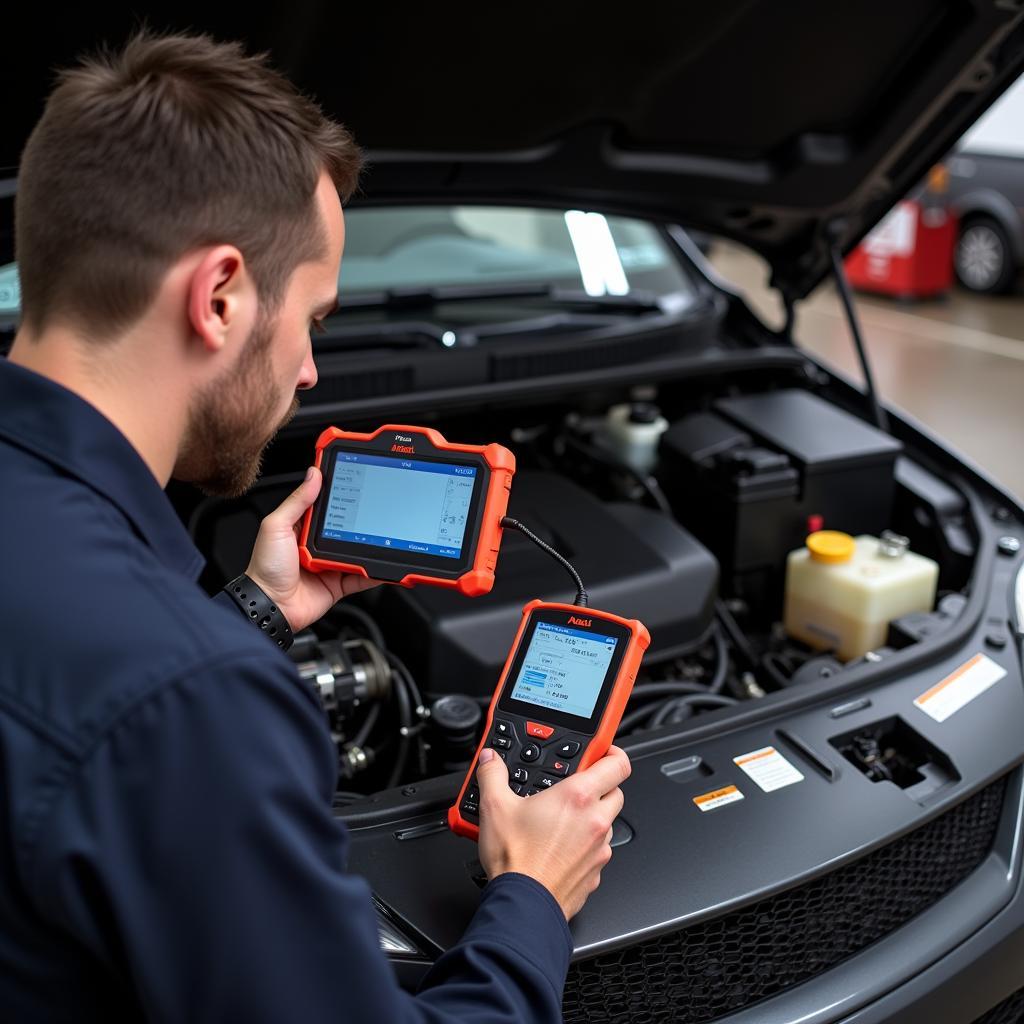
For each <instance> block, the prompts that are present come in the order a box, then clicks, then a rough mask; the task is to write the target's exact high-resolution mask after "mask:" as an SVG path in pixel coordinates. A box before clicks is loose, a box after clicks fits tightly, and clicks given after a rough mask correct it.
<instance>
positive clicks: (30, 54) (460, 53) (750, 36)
mask: <svg viewBox="0 0 1024 1024" xmlns="http://www.w3.org/2000/svg"><path fill="white" fill-rule="evenodd" d="M604 10H605V12H606V13H604V12H603V13H598V8H595V7H594V6H593V5H590V6H589V7H588V6H586V5H577V4H572V5H569V4H548V5H546V6H541V5H534V6H533V7H532V8H531V7H530V6H527V7H524V6H522V5H518V6H516V7H515V8H510V9H508V10H507V11H506V10H502V11H500V12H499V11H498V10H497V9H491V8H480V7H479V6H474V7H467V8H466V9H465V10H460V9H458V7H457V6H455V5H448V6H444V5H442V6H440V7H439V6H437V5H426V6H424V5H415V6H414V5H398V6H397V7H394V8H392V7H389V6H387V5H385V6H384V7H380V6H379V5H377V6H373V5H355V4H345V5H328V4H326V3H321V2H316V0H304V2H303V0H300V2H298V3H293V4H289V5H287V6H286V7H283V8H281V7H275V6H274V5H271V7H270V9H269V10H268V9H257V8H250V9H249V10H248V11H247V14H246V17H245V19H244V20H237V19H235V18H232V17H230V16H229V15H227V14H221V13H219V12H217V11H211V10H209V9H204V8H199V7H194V8H190V6H189V5H188V4H184V5H181V4H179V5H175V6H174V7H167V8H165V9H164V10H163V11H160V12H159V13H157V12H156V11H155V10H154V9H153V7H152V6H151V7H150V9H149V11H148V13H147V18H148V23H149V24H150V25H151V26H153V27H155V28H168V29H183V28H193V29H204V30H207V31H211V32H212V33H213V34H214V35H216V36H218V37H221V38H238V37H244V38H245V39H246V40H247V41H248V43H249V45H250V46H251V47H253V48H257V49H269V50H270V51H271V53H272V54H273V57H274V59H275V61H276V63H277V64H278V66H280V67H281V68H282V69H283V70H285V71H286V72H287V73H288V74H289V75H290V76H291V77H292V78H293V79H294V80H295V81H296V82H298V83H299V85H300V86H301V87H303V88H304V89H305V90H307V91H309V92H311V93H312V94H314V95H315V96H316V97H317V99H318V100H319V101H320V102H321V104H322V105H323V106H324V108H325V109H326V110H328V111H329V112H330V113H331V114H332V115H333V116H335V117H337V118H338V119H339V120H342V121H344V122H345V123H346V124H347V125H348V126H349V127H350V128H351V129H352V130H353V132H354V133H355V136H356V138H357V140H358V141H359V142H360V144H361V145H362V146H363V147H364V148H365V149H366V150H367V152H368V156H369V167H368V169H367V173H366V175H365V177H364V185H363V190H362V194H361V195H360V196H359V197H358V198H357V199H356V200H355V201H356V202H372V203H391V202H418V203H421V202H434V201H437V202H481V203H500V204H534V205H546V206H561V207H565V206H567V205H568V206H572V207H583V208H588V209H599V210H601V211H603V212H608V213H623V214H632V215H640V216H646V217H651V218H655V219H658V220H662V221H670V222H677V223H682V224H685V225H687V226H690V227H695V228H701V229H704V230H707V231H710V232H713V233H716V234H722V235H726V236H730V237H732V238H734V239H736V240H737V241H739V242H741V243H743V244H745V245H747V246H749V247H750V248H752V249H754V250H756V251H757V252H759V253H760V254H761V255H763V256H764V257H765V258H766V259H767V260H768V262H769V263H770V265H771V267H772V272H773V283H774V284H775V285H776V286H777V287H779V288H780V289H781V290H782V291H783V293H784V294H785V295H786V296H788V297H789V298H791V299H798V298H801V297H803V296H804V295H806V294H807V293H808V292H810V291H811V290H812V289H813V288H814V287H815V286H816V285H817V284H818V282H819V281H820V280H821V279H822V278H823V277H824V276H825V275H826V274H827V273H828V270H829V247H830V245H832V244H839V245H840V247H841V248H842V249H843V251H847V250H849V249H850V248H852V247H853V246H854V245H855V244H856V242H857V241H858V240H859V239H860V238H861V237H862V236H863V235H864V234H865V233H866V232H867V231H868V230H869V229H870V228H871V227H872V226H873V225H874V224H875V223H877V221H878V220H879V219H880V218H881V217H882V216H883V215H884V213H885V212H886V211H887V210H888V209H889V208H890V207H891V206H892V205H893V204H894V203H895V202H896V201H897V200H898V199H899V198H900V197H901V196H902V195H904V194H905V193H906V192H907V190H908V189H910V188H911V187H912V186H913V185H914V184H915V183H916V182H917V181H918V180H919V179H920V178H921V177H922V176H923V175H924V173H925V172H926V171H927V170H928V168H929V167H930V166H931V164H932V163H934V162H935V161H936V160H938V159H940V158H941V157H942V156H943V154H944V153H945V152H946V151H947V150H948V149H949V148H950V147H951V146H952V145H953V143H954V142H955V141H956V139H957V138H958V137H959V136H960V135H961V134H962V133H963V132H964V131H965V130H966V129H967V128H968V127H969V126H970V125H971V124H972V123H973V122H974V121H975V120H976V119H977V118H978V117H979V116H980V114H981V113H982V112H983V111H984V110H985V109H986V108H987V107H988V106H989V105H990V104H991V103H992V102H993V101H994V100H995V99H996V98H997V97H998V96H999V95H1000V94H1001V93H1002V92H1003V90H1004V89H1005V88H1006V87H1007V86H1008V85H1009V84H1010V83H1012V81H1013V80H1014V79H1015V78H1016V77H1017V76H1018V75H1019V74H1020V73H1021V71H1022V70H1024V0H974V2H967V0H959V2H949V0H898V2H893V0H859V2H857V3H852V4H822V3H819V2H816V0H789V2H787V3H785V4H780V3H773V2H769V0H719V2H717V3H707V4H701V5H697V4H674V5H668V4H664V3H646V4H644V3H632V4H629V5H627V7H625V8H607V9H604ZM129 28H130V24H129V22H128V21H127V20H126V18H125V17H123V16H121V17H116V16H114V15H111V14H109V13H107V12H105V11H101V12H99V13H98V12H97V11H94V10H89V11H88V12H86V13H79V12H75V13H71V14H68V15H66V16H65V17H64V20H63V21H61V22H59V23H55V24H49V25H48V26H47V27H46V30H45V31H40V32H39V33H32V34H31V36H29V35H28V34H25V35H24V37H23V38H21V39H17V40H12V44H13V46H12V50H16V51H17V52H18V56H19V63H18V64H17V65H16V66H15V67H14V68H11V67H8V68H7V69H6V70H4V72H3V74H4V76H5V77H6V78H8V79H9V80H10V81H9V84H8V85H7V86H6V88H5V95H6V96H7V98H8V104H9V106H8V120H7V126H8V131H7V132H5V133H4V139H3V144H2V145H3V151H2V154H0V164H3V165H6V166H7V167H8V168H13V166H15V165H16V163H17V158H18V154H19V153H20V150H21V146H22V145H23V144H24V140H25V138H26V137H27V134H28V132H29V131H30V130H31V126H32V124H33V123H34V121H35V119H36V118H37V117H38V116H39V113H40V112H41V109H42V98H43V96H45V93H46V91H47V89H48V88H49V85H50V83H51V81H52V72H51V69H52V68H53V67H54V66H59V65H61V64H62V63H67V62H68V61H69V60H70V59H71V58H72V56H73V55H74V54H75V53H77V52H79V51H81V50H82V49H84V48H90V47H93V46H95V45H96V44H97V43H99V42H101V41H104V40H106V41H110V42H113V43H116V42H119V41H120V40H121V39H123V38H124V36H125V35H126V33H127V32H128V30H129ZM20 34H21V33H20V32H19V35H20ZM12 97H19V98H20V99H19V102H18V103H17V104H16V105H15V107H16V109H15V111H14V112H13V113H14V116H13V119H12V117H11V114H12V111H11V109H10V105H11V98H12ZM12 128H13V129H14V130H13V131H12V130H11V129H12ZM8 173H10V171H9V172H8Z"/></svg>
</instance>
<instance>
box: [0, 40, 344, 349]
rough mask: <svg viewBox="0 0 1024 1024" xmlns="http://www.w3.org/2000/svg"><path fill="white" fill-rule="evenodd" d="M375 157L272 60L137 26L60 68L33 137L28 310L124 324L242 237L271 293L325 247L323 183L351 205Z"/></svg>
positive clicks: (253, 270)
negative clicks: (172, 282) (365, 165)
mask: <svg viewBox="0 0 1024 1024" xmlns="http://www.w3.org/2000/svg"><path fill="white" fill-rule="evenodd" d="M361 165H362V155H361V153H360V151H359V149H358V148H357V147H356V145H355V143H354V141H353V139H352V136H351V135H350V134H349V133H348V131H346V129H345V128H344V127H342V126H341V125H340V124H338V123H337V122H335V121H332V120H330V119H329V118H327V117H325V116H324V114H323V112H322V111H321V110H320V108H319V107H318V106H317V104H316V103H314V102H313V101H312V100H311V99H309V98H307V97H306V96H304V95H302V94H301V93H300V92H299V91H298V90H297V89H296V87H295V86H294V85H293V84H292V83H291V82H289V81H288V79H286V78H285V77H284V76H283V75H281V74H280V73H278V72H277V71H275V70H274V69H273V68H271V67H270V65H269V63H268V58H267V55H266V54H259V55H256V56H249V55H247V54H246V53H245V52H244V50H243V48H242V46H241V44H239V43H235V42H229V43H219V42H216V41H214V40H213V39H211V38H210V37H209V36H206V35H155V34H152V33H150V32H148V31H146V30H142V31H140V32H137V33H136V34H135V35H133V36H132V38H131V39H130V40H129V41H128V43H127V44H126V45H125V46H124V48H123V49H122V50H121V51H120V52H117V53H110V52H102V53H100V54H99V55H97V56H93V57H88V58H86V59H84V60H83V61H82V62H81V63H80V64H79V65H78V66H76V67H73V68H69V69H67V70H65V71H63V72H61V73H60V76H59V78H58V81H57V85H56V87H55V88H54V90H53V92H52V93H51V94H50V97H49V99H48V101H47V104H46V110H45V112H44V113H43V116H42V118H41V119H40V121H39V123H38V124H37V125H36V127H35V129H34V130H33V132H32V135H31V136H30V137H29V140H28V143H27V144H26V146H25V150H24V153H23V154H22V159H21V168H20V172H19V181H18V194H17V197H16V200H15V245H16V250H15V253H16V256H17V259H18V270H19V277H20V280H21V295H22V316H23V320H24V322H25V323H26V324H27V325H28V326H29V328H30V329H31V330H33V331H36V332H38V331H41V330H42V329H43V327H44V326H45V325H46V324H48V323H50V322H53V321H54V320H57V321H68V322H70V323H73V324H74V325H75V326H77V327H79V328H80V329H82V330H83V331H84V332H85V333H86V334H87V335H89V336H93V337H110V336H111V335H117V334H120V333H121V332H122V331H123V330H125V329H126V328H128V327H129V326H131V324H132V323H134V322H135V321H137V320H138V319H139V317H141V316H142V314H143V313H144V312H145V311H146V309H147V308H148V307H149V305H150V304H151V303H152V301H153V299H154V298H155V296H156V292H157V289H158V287H159V284H160V282H161V280H162V278H163V276H164V275H165V274H166V273H167V271H168V270H169V268H170V266H171V265H172V264H173V263H174V261H175V260H177V259H179V258H180V257H181V256H182V255H184V254H185V253H186V252H188V251H190V250H191V249H194V248H199V247H201V246H204V245H216V244H221V243H228V244H232V245H236V246H237V247H238V248H239V250H240V251H241V252H242V254H243V256H244V257H245V260H246V265H247V267H248V269H249V273H250V274H251V275H252V277H253V280H254V282H255V285H256V288H257V290H258V292H259V295H260V299H261V303H262V304H263V305H264V306H265V308H268V309H271V310H272V309H274V308H276V307H277V305H278V304H279V302H280V300H281V299H282V297H283V295H284V290H285V286H286V283H287V280H288V278H289V277H290V276H291V274H292V272H293V271H294V269H295V268H296V267H297V266H298V265H299V264H300V263H303V262H306V261H308V260H314V259H318V258H321V257H322V254H323V250H324V245H325V238H324V231H323V225H322V224H321V220H320V217H319V213H318V210H317V206H316V199H315V191H316V186H317V181H318V180H319V177H320V174H321V173H322V172H323V171H326V172H327V173H328V174H329V175H330V177H331V179H332V180H333V182H334V184H335V187H336V188H337V190H338V192H339V194H340V195H341V197H342V199H343V200H347V199H348V198H349V196H350V195H351V193H352V192H353V191H354V190H355V188H356V185H357V182H358V176H359V171H360V168H361Z"/></svg>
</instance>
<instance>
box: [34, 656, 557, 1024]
mask: <svg viewBox="0 0 1024 1024" xmlns="http://www.w3.org/2000/svg"><path fill="white" fill-rule="evenodd" d="M335 771H336V754H335V751H334V747H333V744H332V742H331V739H330V735H329V733H328V730H327V728H326V726H325V723H324V720H323V716H322V712H321V710H320V708H319V706H318V704H317V702H316V699H315V696H314V695H313V694H312V693H311V692H308V691H307V690H306V689H305V688H304V687H303V686H302V684H301V682H300V681H299V679H298V677H297V676H296V675H295V673H294V671H291V670H290V666H289V665H288V663H287V662H286V660H285V659H283V658H281V657H280V656H279V655H278V653H277V652H276V651H273V650H268V651H267V652H265V653H263V652H257V654H256V655H255V656H254V653H253V652H252V651H248V652H245V653H237V654H235V655H233V656H232V655H224V656H222V658H221V659H220V660H219V661H218V662H217V663H215V664H205V665H203V666H201V667H197V668H195V669H193V670H190V671H188V672H186V673H184V674H182V675H181V676H180V677H179V678H176V679H174V680H170V681H168V682H167V683H165V684H164V685H162V686H160V687H158V688H157V689H156V690H155V691H154V692H151V693H150V694H148V695H147V696H146V697H145V698H144V699H142V700H140V701H139V702H138V703H136V704H135V705H134V706H133V707H131V708H128V709H126V710H125V712H124V713H123V714H122V716H121V717H120V719H119V720H118V722H117V724H116V725H115V726H114V727H113V728H112V729H110V730H109V731H108V732H107V733H106V734H105V735H103V736H102V737H100V738H98V740H97V742H96V744H95V745H94V746H93V747H92V749H91V750H90V752H89V753H88V754H87V755H86V756H84V757H83V758H82V759H81V761H80V763H78V764H76V765H74V766H72V768H70V769H69V771H68V777H67V779H66V781H65V782H64V784H63V785H62V786H61V787H59V789H58V790H57V792H56V796H55V797H54V799H53V803H52V807H50V808H49V809H48V810H47V812H46V818H45V824H44V826H43V827H42V829H41V830H40V838H39V839H38V841H37V842H36V845H35V847H34V849H33V851H32V855H31V860H30V862H29V865H28V876H29V884H30V892H31V894H32V898H33V900H34V901H35V903H36V905H37V908H38V910H39V911H40V913H42V914H43V915H44V916H45V917H46V918H47V919H48V920H50V921H51V922H52V923H53V924H54V925H55V926H57V927H59V928H60V929H61V930H63V931H65V932H67V933H69V934H70V935H71V936H73V937H74V939H75V940H77V941H78V942H80V943H83V944H84V945H85V946H87V947H88V948H89V949H90V950H91V951H92V952H93V953H94V954H95V956H96V957H97V959H98V960H99V962H100V963H101V964H102V965H103V966H104V967H105V969H106V970H108V971H109V972H110V973H111V975H112V977H113V978H114V979H115V980H117V981H119V982H121V983H123V984H125V985H127V986H130V988H131V989H132V990H133V991H134V993H135V994H136V995H137V998H138V999H139V1001H140V1003H141V1005H142V1008H143V1010H144V1012H145V1015H146V1017H147V1018H148V1019H151V1020H153V1021H167V1022H179V1021H184V1020H188V1021H195V1022H203V1021H223V1020H245V1021H248V1022H261V1021H268V1022H270V1021H273V1022H280V1021H283V1020H301V1021H303V1022H304V1024H318V1022H320V1021H346V1022H348V1021H352V1022H363V1021H366V1022H370V1021H373V1022H375V1024H379V1022H381V1021H388V1022H389V1024H390V1022H420V1021H423V1022H428V1021H429V1022H437V1024H441V1022H449V1021H451V1022H454V1021H481V1022H482V1021H484V1020H486V1021H487V1022H488V1024H500V1022H504V1021H508V1022H509V1024H512V1022H516V1024H521V1022H523V1021H538V1022H542V1021H551V1022H556V1021H559V1020H561V990H562V986H563V984H564V981H565V974H566V970H567V968H568V962H569V955H570V952H571V949H572V942H571V937H570V935H569V931H568V928H567V926H566V924H565V920H564V918H563V916H562V914H561V912H560V910H559V909H558V906H557V904H556V903H555V901H554V899H553V897H552V896H551V895H550V894H549V893H548V892H547V891H546V890H545V889H544V888H543V887H542V886H541V885H539V884H538V883H536V882H535V881H533V880H532V879H529V878H527V877H525V876H522V875H504V876H501V877H499V878H497V879H495V880H494V881H492V882H491V883H490V884H489V885H488V886H487V888H486V889H485V890H484V893H483V897H482V900H481V903H480V907H479V909H478V911H477V913H476V915H475V917H474V918H473V920H472V922H471V924H470V926H469V928H468V930H467V932H466V934H465V936H464V938H463V939H462V941H461V942H460V943H458V944H457V945H456V946H455V947H453V948H452V949H450V950H448V951H447V952H446V953H445V954H444V955H443V956H442V957H441V958H440V959H439V960H438V961H437V963H436V964H435V965H434V966H433V968H432V969H431V971H430V972H429V974H428V976H427V978H426V980H425V982H424V985H423V987H422V990H421V991H420V993H419V994H418V995H416V996H413V995H410V994H409V993H406V992H404V991H403V990H402V989H400V988H399V986H398V984H397V982H396V980H395V977H394V974H393V972H392V970H391V968H390V965H389V964H388V962H387V960H386V958H385V956H384V954H383V953H382V952H381V950H380V948H379V940H378V935H377V926H376V917H375V913H374V911H373V908H372V904H371V901H370V895H369V889H368V886H367V885H366V883H365V882H364V881H363V880H362V879H361V878H358V877H355V876H353V875H350V874H348V873H347V872H346V870H345V853H346V846H347V833H346V830H345V828H344V826H343V825H342V824H341V823H340V822H338V821H337V820H336V819H335V818H334V816H333V815H332V813H331V810H330V806H331V797H332V794H333V789H334V785H335Z"/></svg>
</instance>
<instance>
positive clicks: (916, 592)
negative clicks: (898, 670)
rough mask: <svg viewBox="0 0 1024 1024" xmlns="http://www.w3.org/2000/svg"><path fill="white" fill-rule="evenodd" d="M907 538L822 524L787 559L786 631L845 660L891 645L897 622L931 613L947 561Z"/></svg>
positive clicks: (784, 618) (784, 616) (784, 619)
mask: <svg viewBox="0 0 1024 1024" xmlns="http://www.w3.org/2000/svg"><path fill="white" fill-rule="evenodd" d="M907 545H908V542H907V539H906V538H905V537H900V536H898V535H897V534H894V533H889V532H888V531H886V532H885V533H883V534H882V537H881V539H879V538H878V537H869V536H861V537H856V538H854V537H851V536H849V535H848V534H845V533H837V532H836V531H834V530H819V531H818V532H817V533H812V534H811V535H810V536H809V537H808V538H807V545H806V547H802V548H800V549H799V550H798V551H792V552H790V554H789V558H788V559H787V562H786V608H785V613H784V615H783V621H784V623H785V626H786V632H787V633H788V634H789V635H790V636H792V637H795V638H796V639H798V640H803V641H804V643H806V644H810V646H812V647H815V648H817V649H819V650H833V651H835V652H836V657H838V658H840V659H841V660H848V659H850V658H857V657H860V656H861V655H862V654H866V653H867V652H868V651H870V650H874V649H875V648H876V647H881V646H882V645H883V644H884V643H885V638H886V632H887V630H888V626H889V623H890V622H891V621H892V620H893V619H896V618H899V617H900V616H901V615H906V614H908V613H909V612H926V611H931V609H932V606H933V605H934V603H935V584H936V581H937V580H938V576H939V567H938V565H936V563H935V562H933V561H932V560H931V559H930V558H924V557H922V556H921V555H915V554H914V553H913V552H912V551H909V550H908V548H907Z"/></svg>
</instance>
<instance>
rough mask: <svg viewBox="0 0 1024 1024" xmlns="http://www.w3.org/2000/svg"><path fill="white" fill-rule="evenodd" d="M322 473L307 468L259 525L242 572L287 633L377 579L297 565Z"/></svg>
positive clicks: (315, 619)
mask: <svg viewBox="0 0 1024 1024" xmlns="http://www.w3.org/2000/svg"><path fill="white" fill-rule="evenodd" d="M322 482H323V478H322V477H321V476H320V470H318V469H316V468H315V467H310V469H309V471H308V472H307V473H306V479H305V480H303V481H302V483H301V484H299V486H298V488H297V489H296V490H294V491H292V493H291V494H289V495H288V497H287V498H285V500H284V501H283V502H281V504H280V505H279V506H278V507H277V508H276V509H274V511H273V512H271V513H270V515H268V516H267V517H266V519H264V520H263V522H262V523H261V524H260V532H259V533H258V534H257V536H256V545H255V546H254V547H253V549H252V558H251V559H250V560H249V568H248V569H246V570H245V571H246V574H247V575H248V576H249V578H250V579H251V580H252V581H253V582H254V583H255V584H256V585H257V586H259V587H260V588H261V589H262V590H263V592H264V593H265V594H266V595H267V597H269V598H270V599H271V601H273V602H274V603H275V604H276V605H277V607H278V608H280V609H281V612H282V613H283V614H284V617H285V618H286V619H287V620H288V625H289V626H291V628H292V632H293V633H298V632H299V630H300V629H305V628H306V627H307V626H308V625H310V624H311V623H313V622H316V621H317V619H319V618H320V617H321V616H323V615H324V614H325V613H326V612H327V611H328V610H329V609H330V608H331V607H333V606H334V605H335V604H336V603H337V602H338V601H340V600H341V599H342V598H343V597H349V596H351V595H352V594H358V593H359V592H360V591H362V590H368V589H369V588H370V587H375V586H377V582H378V581H377V580H371V579H367V578H366V577H365V576H355V575H352V574H349V573H340V572H320V573H316V572H308V571H307V570H306V569H303V568H301V567H300V565H299V547H298V539H299V531H300V530H301V529H302V517H303V515H304V514H305V512H306V509H307V508H309V506H310V505H312V504H313V502H314V501H316V496H317V495H318V494H319V493H320V486H321V484H322Z"/></svg>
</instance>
